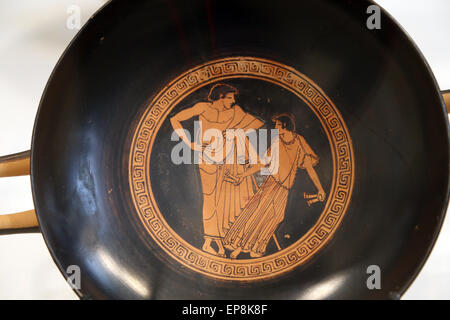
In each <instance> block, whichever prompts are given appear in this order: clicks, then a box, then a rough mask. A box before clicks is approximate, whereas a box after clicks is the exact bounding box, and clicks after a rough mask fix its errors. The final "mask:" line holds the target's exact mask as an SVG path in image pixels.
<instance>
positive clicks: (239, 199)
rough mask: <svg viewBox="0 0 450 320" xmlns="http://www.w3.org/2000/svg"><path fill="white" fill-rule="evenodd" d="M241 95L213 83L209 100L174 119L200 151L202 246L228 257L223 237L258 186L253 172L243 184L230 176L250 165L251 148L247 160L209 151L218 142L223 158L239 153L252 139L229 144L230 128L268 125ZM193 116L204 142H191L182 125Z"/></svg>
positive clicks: (178, 130)
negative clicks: (251, 111)
mask: <svg viewBox="0 0 450 320" xmlns="http://www.w3.org/2000/svg"><path fill="white" fill-rule="evenodd" d="M237 94H238V90H237V89H236V88H235V87H233V86H231V85H228V84H223V83H219V84H216V85H214V86H212V88H211V90H210V92H209V95H208V97H207V99H205V100H206V101H203V102H198V103H196V104H195V105H194V106H193V107H190V108H187V109H184V110H182V111H180V112H178V113H177V114H176V115H175V116H173V117H172V118H171V119H170V122H171V124H172V127H173V129H174V131H175V132H176V133H177V134H178V136H179V137H180V138H181V139H182V140H183V141H184V142H185V143H186V144H187V145H188V146H190V148H191V149H192V150H195V151H199V155H200V159H199V163H198V169H199V173H200V178H201V185H202V196H203V210H202V211H203V229H204V240H205V241H204V244H203V246H202V249H203V251H205V252H208V253H210V254H214V255H217V256H221V257H225V249H224V247H223V243H222V240H223V237H224V236H225V234H226V233H227V232H228V230H229V228H230V227H231V226H232V225H233V223H234V221H235V220H236V219H237V217H238V215H239V213H240V212H241V211H242V209H243V208H244V207H245V205H246V204H247V202H248V200H249V199H250V198H252V196H253V195H254V193H255V190H256V188H257V185H256V182H255V179H254V177H253V176H252V175H247V176H246V177H243V178H242V179H241V180H240V183H239V184H236V183H234V181H233V180H232V179H230V178H229V176H240V175H242V174H243V173H244V171H245V169H246V167H248V163H247V162H248V161H247V160H248V159H247V158H248V149H246V148H244V150H246V152H245V154H244V155H243V157H244V159H241V160H243V161H237V160H238V159H234V161H232V162H231V163H227V162H228V161H221V162H222V163H220V161H216V160H217V159H214V160H213V161H211V159H208V153H207V152H205V150H206V151H207V150H208V149H211V146H212V145H214V147H213V148H212V149H213V150H214V152H218V151H223V152H222V156H223V159H225V158H227V157H229V156H230V155H235V154H237V148H238V145H243V146H245V145H248V141H247V138H246V137H245V135H240V136H239V135H238V136H234V137H232V143H228V144H227V141H226V140H227V139H228V136H227V134H226V132H227V130H229V129H234V131H237V130H238V129H242V130H256V129H259V128H261V127H262V126H263V125H264V123H263V122H262V121H261V120H259V119H257V118H256V117H255V116H253V115H251V114H249V113H247V112H245V111H244V110H243V109H242V108H241V107H240V106H238V105H237V104H236V100H235V98H236V96H237ZM192 118H193V119H196V120H198V123H199V125H200V128H199V130H198V132H196V133H195V135H196V136H199V137H201V141H202V143H201V144H198V143H196V142H192V141H190V139H189V138H188V137H187V135H186V133H185V131H184V128H183V126H182V122H183V121H186V120H188V119H192ZM211 130H213V131H214V130H218V131H219V132H221V133H222V134H221V135H220V136H219V137H220V139H216V138H217V136H208V132H211ZM222 137H223V138H222ZM223 159H222V160H223ZM246 163H247V164H246ZM212 242H215V243H216V245H217V248H218V251H216V250H215V249H214V248H213V247H212V246H211V244H212Z"/></svg>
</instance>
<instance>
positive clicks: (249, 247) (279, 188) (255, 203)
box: [223, 113, 325, 259]
mask: <svg viewBox="0 0 450 320" xmlns="http://www.w3.org/2000/svg"><path fill="white" fill-rule="evenodd" d="M272 121H273V122H274V124H275V129H278V131H279V141H278V144H277V146H276V149H277V151H278V153H279V154H278V163H277V165H276V166H275V167H274V166H273V164H272V165H271V166H270V170H271V171H270V172H269V174H270V175H269V176H268V177H267V178H266V179H265V181H264V182H263V183H262V185H261V187H260V188H259V190H258V191H257V192H256V193H255V194H254V195H253V196H252V197H251V198H250V200H249V201H248V203H247V204H246V206H245V207H244V208H243V209H242V211H241V213H240V214H239V216H238V218H237V219H236V221H235V222H234V223H233V224H232V226H231V228H230V229H229V230H228V232H227V234H226V235H225V237H224V239H223V244H224V245H225V247H226V248H228V249H230V250H233V252H232V253H231V254H230V258H233V259H235V258H237V256H238V255H239V254H240V253H241V252H249V253H250V256H251V257H253V258H257V257H261V256H263V255H264V254H265V252H266V248H267V244H268V243H269V241H270V239H271V238H273V239H274V241H275V243H276V245H277V247H278V249H280V247H279V245H278V242H277V240H276V237H275V231H276V229H277V228H278V226H279V225H280V223H281V222H282V221H283V220H284V213H285V210H286V205H287V200H288V195H289V191H290V189H291V188H292V186H293V184H294V181H295V176H296V173H297V170H298V169H304V170H306V172H307V173H308V176H309V177H310V179H311V180H312V182H313V183H314V185H315V186H316V188H317V190H318V193H317V199H318V201H324V200H325V191H324V190H323V188H322V185H321V183H320V180H319V177H318V176H317V173H316V171H315V170H314V166H315V165H317V163H318V162H319V157H318V156H317V155H316V154H315V153H314V151H313V150H312V149H311V147H310V146H309V145H308V143H307V142H306V140H305V139H304V138H303V137H302V136H301V135H299V134H297V133H296V132H295V120H294V117H293V115H291V114H287V113H284V114H279V115H276V116H274V117H273V118H272ZM274 150H275V148H274V145H273V144H272V145H271V147H270V148H269V150H268V153H267V155H268V156H269V157H270V153H271V152H274ZM264 167H265V169H266V170H267V169H268V167H269V166H268V165H266V166H265V165H263V164H256V165H253V166H251V167H249V168H248V169H247V170H246V171H245V172H243V173H242V174H240V175H235V176H232V177H231V178H232V179H233V180H235V181H236V184H239V183H240V181H242V180H243V179H245V178H246V177H248V176H251V175H253V174H255V173H256V172H258V171H259V170H261V169H262V168H264Z"/></svg>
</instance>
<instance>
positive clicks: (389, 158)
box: [32, 0, 449, 299]
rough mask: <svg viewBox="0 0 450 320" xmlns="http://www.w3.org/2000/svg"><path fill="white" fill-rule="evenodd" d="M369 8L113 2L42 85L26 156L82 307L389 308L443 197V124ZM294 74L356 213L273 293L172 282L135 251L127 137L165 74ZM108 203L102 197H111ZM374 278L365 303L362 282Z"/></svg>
mask: <svg viewBox="0 0 450 320" xmlns="http://www.w3.org/2000/svg"><path fill="white" fill-rule="evenodd" d="M368 5H369V2H366V1H335V0H333V1H331V0H328V1H326V0H320V1H319V0H315V1H174V0H172V1H170V0H168V1H125V0H122V1H120V0H119V1H112V3H110V4H109V5H108V6H106V7H105V8H104V9H103V10H102V11H101V12H100V13H98V14H97V15H96V16H95V18H94V19H93V20H91V21H90V22H89V23H88V24H87V27H85V28H84V29H83V30H82V31H81V32H80V34H79V35H78V37H77V39H76V41H74V42H73V43H72V45H71V46H70V48H69V49H68V50H67V52H66V53H65V55H64V57H63V58H62V60H61V61H60V63H59V65H58V66H57V68H56V69H55V72H54V73H53V75H52V78H51V79H50V82H49V84H48V87H47V89H46V92H45V93H44V96H43V99H42V102H41V106H40V109H39V113H38V117H37V121H36V125H35V132H34V140H33V146H32V183H33V193H34V200H35V205H36V210H37V213H38V217H39V222H40V226H41V229H42V231H43V233H44V236H45V239H46V242H47V244H48V246H49V248H50V250H51V252H52V255H53V256H54V258H55V261H56V262H57V264H58V266H59V267H60V269H61V270H65V269H66V268H67V266H69V265H73V264H76V265H79V266H80V267H81V270H82V289H81V292H78V293H79V294H80V295H81V296H82V297H83V298H146V299H167V298H169V299H170V298H175V299H178V298H192V299H205V298H215V299H228V298H233V299H246V298H247V299H298V298H331V299H332V298H344V299H346V298H397V297H399V295H400V294H401V293H403V292H404V290H406V288H407V286H408V285H409V284H410V282H411V281H412V280H413V278H414V277H415V275H416V273H417V272H418V270H419V269H420V267H421V265H422V264H423V262H424V261H425V258H426V257H427V255H428V253H429V250H430V249H431V247H432V244H433V243H434V240H435V238H436V236H437V233H438V231H439V228H440V225H441V222H442V219H443V215H444V214H445V209H446V203H447V198H448V176H449V167H448V163H449V154H448V150H449V146H448V127H447V120H446V114H445V112H444V108H443V105H442V102H441V98H440V95H439V92H438V90H437V86H436V84H435V82H434V79H433V77H432V75H431V74H430V72H429V70H428V69H427V67H426V65H425V63H424V62H423V60H422V57H421V56H420V54H419V53H418V52H417V51H416V49H415V48H414V46H413V45H412V44H411V43H410V41H409V40H408V39H407V38H406V36H405V35H404V34H403V33H402V32H401V31H400V30H399V28H398V27H397V26H396V25H394V24H393V23H392V21H391V20H390V19H389V18H388V17H387V16H386V15H385V14H383V17H382V29H381V30H374V31H371V30H368V29H367V28H366V19H367V16H368V15H367V14H366V8H367V6H368ZM227 55H255V56H260V57H266V58H269V59H273V60H276V61H279V62H282V63H284V64H286V65H289V66H292V67H294V68H295V69H297V70H299V71H300V72H301V73H303V74H305V75H306V76H308V77H309V78H311V79H312V80H313V81H314V82H315V83H317V84H318V85H319V86H320V87H321V88H322V89H323V90H324V91H325V92H326V94H327V95H328V96H329V97H330V98H331V99H332V100H333V101H334V103H335V104H336V106H337V107H338V109H339V111H340V112H341V114H342V116H343V118H344V120H345V122H346V124H347V126H348V128H349V131H350V135H351V137H352V139H353V147H354V151H355V165H356V173H355V185H354V192H353V197H352V202H351V204H350V206H349V208H348V211H347V213H346V216H345V218H344V220H343V222H342V224H341V226H340V228H339V229H338V231H337V233H336V234H335V236H334V238H333V239H332V241H331V242H329V243H328V244H327V245H326V247H325V248H324V249H322V250H321V251H320V252H319V254H317V255H316V256H315V257H314V258H313V259H312V260H310V261H309V262H308V263H307V264H305V265H302V266H300V267H299V268H297V269H295V270H294V271H292V272H290V273H288V274H286V275H285V276H282V277H277V278H275V279H273V280H268V281H262V282H255V283H245V284H241V285H236V284H235V283H231V282H223V281H218V280H209V279H208V278H206V277H201V276H198V275H195V274H193V273H192V272H189V271H186V273H185V274H179V273H177V272H174V271H173V270H172V269H171V268H168V267H167V266H166V264H165V263H164V260H165V257H164V256H163V255H162V256H161V254H160V253H157V252H156V250H155V248H152V247H151V246H149V245H148V244H147V241H145V239H144V238H145V237H148V235H146V233H145V231H144V230H143V227H141V226H140V225H139V224H138V223H136V218H135V217H134V209H133V207H132V205H131V197H130V194H129V188H128V150H127V146H128V145H129V142H130V140H129V139H130V134H132V132H133V129H134V126H135V125H136V121H137V120H138V119H139V116H140V115H141V113H142V112H143V111H144V108H145V105H146V103H147V102H148V101H149V99H150V98H151V97H152V95H154V94H155V93H157V92H158V91H159V90H160V89H161V88H162V87H163V86H165V85H166V83H167V82H168V81H170V80H171V79H172V78H173V77H174V76H176V75H178V74H180V73H181V72H184V71H186V70H188V69H189V68H190V67H192V66H193V65H197V64H200V63H203V62H205V61H208V60H210V59H213V58H218V57H224V56H227ZM109 190H112V191H111V192H110V193H108V191H109ZM372 264H377V265H379V266H380V268H381V270H382V289H381V290H368V289H367V287H366V279H367V276H368V275H367V274H366V269H367V267H368V266H369V265H372Z"/></svg>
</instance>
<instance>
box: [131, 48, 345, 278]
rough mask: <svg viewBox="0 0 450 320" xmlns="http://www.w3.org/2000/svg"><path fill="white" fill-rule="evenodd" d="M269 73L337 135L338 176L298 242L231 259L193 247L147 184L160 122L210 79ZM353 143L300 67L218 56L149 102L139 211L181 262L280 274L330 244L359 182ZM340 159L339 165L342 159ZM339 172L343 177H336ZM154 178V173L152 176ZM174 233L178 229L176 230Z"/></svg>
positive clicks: (208, 270)
mask: <svg viewBox="0 0 450 320" xmlns="http://www.w3.org/2000/svg"><path fill="white" fill-rule="evenodd" d="M246 76H248V77H254V78H263V79H264V80H269V81H271V82H274V83H277V84H280V85H282V86H284V87H287V88H289V89H290V90H291V91H293V92H294V93H296V94H297V95H298V96H299V97H301V98H302V99H303V100H304V101H305V102H306V103H307V104H308V105H309V107H310V108H311V109H312V110H313V111H314V112H315V113H316V115H317V116H318V118H319V119H320V121H321V122H322V125H323V126H324V129H326V132H327V135H328V137H329V139H330V138H331V142H332V143H331V145H332V153H333V167H334V179H333V186H332V188H331V191H330V193H329V199H328V201H327V204H326V206H325V209H324V211H323V212H322V214H321V216H320V218H319V219H318V221H317V222H316V224H315V225H314V226H313V227H312V228H311V229H310V230H309V231H308V232H307V233H306V234H305V235H304V236H303V237H302V238H301V239H299V240H298V241H297V242H296V243H294V244H292V245H291V246H289V247H288V248H286V249H284V250H282V251H280V252H278V253H275V254H272V255H270V256H267V257H263V258H259V259H253V260H250V259H248V260H235V261H233V260H230V259H224V258H219V257H215V256H212V255H210V254H207V253H204V252H202V251H200V250H199V249H197V248H194V247H192V246H191V245H190V244H188V243H186V242H185V241H184V240H183V239H181V238H180V237H179V236H178V235H177V234H176V233H175V232H174V231H173V230H172V229H171V228H170V227H169V226H168V225H167V223H166V222H165V220H164V218H163V217H162V215H161V213H160V212H159V208H158V206H157V204H156V202H155V200H154V198H153V195H152V192H151V188H150V187H148V186H147V184H146V176H147V175H146V172H147V173H148V170H146V164H149V160H150V159H149V158H150V152H149V149H148V148H149V147H150V146H152V145H153V141H154V139H155V137H156V133H157V131H158V128H159V125H160V124H161V123H162V121H164V118H165V116H164V115H166V114H167V113H168V112H169V111H170V109H171V107H172V106H175V105H176V104H177V103H178V102H179V101H181V100H182V99H183V98H184V97H185V96H187V95H188V94H190V93H191V92H193V91H194V90H195V89H198V88H199V87H201V86H204V85H207V84H208V83H210V82H213V81H216V80H219V79H224V78H230V77H246ZM353 159H354V158H353V148H352V145H351V139H350V135H349V133H348V129H347V128H346V126H345V124H344V122H343V121H342V118H341V116H340V115H339V113H338V111H337V110H336V107H335V106H334V105H333V103H332V102H331V101H330V100H329V99H328V98H327V97H326V95H325V94H324V93H323V92H322V91H321V89H320V88H318V87H317V86H315V85H314V84H313V82H312V81H311V80H309V79H308V78H306V77H305V76H303V75H301V74H300V73H299V72H297V71H296V70H294V69H292V68H289V67H286V66H283V65H280V64H277V63H275V62H273V61H269V60H266V59H260V58H253V57H234V58H225V59H219V60H216V61H212V62H210V63H208V64H204V65H201V66H199V67H197V68H195V69H193V70H190V71H188V72H186V73H184V74H183V75H181V76H180V77H178V78H177V79H175V80H174V81H172V82H171V83H170V84H169V85H168V86H166V87H165V88H164V89H163V90H162V91H161V93H160V94H159V95H158V96H156V97H155V98H154V100H153V101H152V102H151V103H150V105H149V106H148V107H147V109H146V112H145V114H144V116H143V117H142V118H141V121H140V123H139V125H138V127H137V129H136V132H135V135H134V137H133V142H132V147H131V151H130V159H129V181H130V188H131V194H132V196H133V202H134V204H135V207H136V209H137V211H138V213H139V217H140V219H141V221H142V222H143V224H144V226H145V227H146V229H147V231H148V232H149V234H150V235H151V236H152V238H153V239H154V241H156V242H157V243H158V244H159V245H160V246H161V247H162V248H163V249H164V251H165V252H166V253H168V254H169V255H170V256H171V257H172V258H174V259H175V260H177V261H178V262H180V263H181V264H183V265H185V266H187V267H189V268H191V269H193V270H196V271H198V272H201V273H203V274H205V275H208V276H212V277H215V278H219V279H227V280H256V279H264V278H269V277H274V276H276V275H278V274H281V273H284V272H286V271H288V270H291V269H292V268H294V267H296V266H298V265H300V264H301V263H304V262H305V261H307V260H309V259H310V258H311V257H312V256H313V255H314V254H315V253H316V252H318V251H319V249H320V248H321V247H322V246H323V245H325V243H326V242H328V241H329V239H331V238H332V235H333V234H334V232H335V231H336V229H337V227H338V226H339V224H340V222H341V221H342V218H343V216H344V214H345V212H346V209H347V207H348V204H349V202H350V198H351V193H352V190H353V182H354V161H353ZM336 162H337V165H336ZM336 177H337V179H336ZM147 182H149V177H148V181H147ZM172 233H173V234H172Z"/></svg>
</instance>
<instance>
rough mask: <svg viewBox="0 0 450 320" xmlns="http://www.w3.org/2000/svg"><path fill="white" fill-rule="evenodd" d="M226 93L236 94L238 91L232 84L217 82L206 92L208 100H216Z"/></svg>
mask: <svg viewBox="0 0 450 320" xmlns="http://www.w3.org/2000/svg"><path fill="white" fill-rule="evenodd" d="M227 93H234V94H238V93H239V91H238V89H236V88H235V87H233V86H230V85H229V84H225V83H217V84H215V85H214V86H212V88H211V90H210V91H209V94H208V100H209V101H217V100H219V99H220V98H223V97H225V95H226V94H227Z"/></svg>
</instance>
